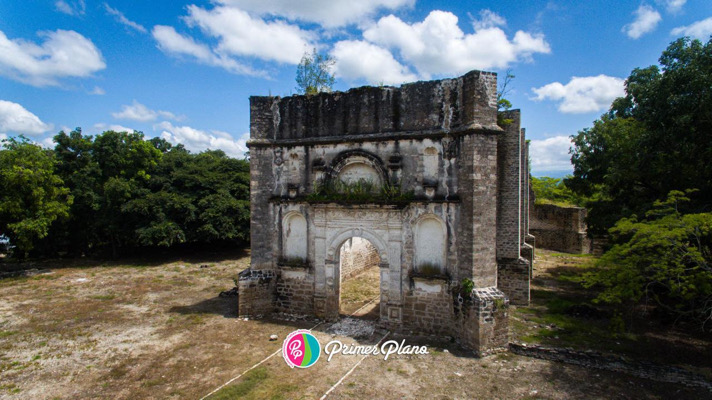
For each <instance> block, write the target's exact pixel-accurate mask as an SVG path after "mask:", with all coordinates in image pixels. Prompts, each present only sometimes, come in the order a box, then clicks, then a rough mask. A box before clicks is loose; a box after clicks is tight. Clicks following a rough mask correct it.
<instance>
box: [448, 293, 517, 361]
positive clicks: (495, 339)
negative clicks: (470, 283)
mask: <svg viewBox="0 0 712 400" xmlns="http://www.w3.org/2000/svg"><path fill="white" fill-rule="evenodd" d="M458 325H459V326H458V328H459V329H458V330H459V335H458V336H459V340H460V343H461V344H462V345H463V346H464V347H466V348H469V349H473V350H474V352H475V354H477V355H478V356H480V357H482V356H486V355H489V354H492V353H496V352H500V351H506V350H507V344H508V342H509V300H508V299H507V297H506V296H505V295H504V293H502V292H501V291H500V290H499V289H497V288H494V287H489V288H481V289H475V290H473V291H472V304H470V305H465V306H463V307H461V309H460V312H459V313H458Z"/></svg>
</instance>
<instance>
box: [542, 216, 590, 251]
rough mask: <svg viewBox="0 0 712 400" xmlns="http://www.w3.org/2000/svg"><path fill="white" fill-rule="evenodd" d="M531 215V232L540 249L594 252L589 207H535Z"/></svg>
mask: <svg viewBox="0 0 712 400" xmlns="http://www.w3.org/2000/svg"><path fill="white" fill-rule="evenodd" d="M530 213H531V221H530V231H531V233H532V234H533V235H534V236H535V237H536V243H537V246H538V247H539V248H544V249H549V250H555V251H561V252H564V253H576V254H589V253H591V239H590V238H589V237H588V234H587V232H586V215H587V212H586V209H585V208H581V207H561V206H557V205H554V204H535V205H533V206H532V207H531V211H530Z"/></svg>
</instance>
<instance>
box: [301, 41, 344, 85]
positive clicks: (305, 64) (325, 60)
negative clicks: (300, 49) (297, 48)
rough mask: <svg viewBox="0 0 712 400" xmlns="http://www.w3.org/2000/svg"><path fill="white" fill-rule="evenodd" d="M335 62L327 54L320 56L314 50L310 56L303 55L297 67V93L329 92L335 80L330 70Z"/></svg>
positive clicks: (308, 54) (307, 54)
mask: <svg viewBox="0 0 712 400" xmlns="http://www.w3.org/2000/svg"><path fill="white" fill-rule="evenodd" d="M335 62H336V61H335V60H334V59H333V58H332V57H331V56H330V55H328V54H321V53H318V52H317V51H316V49H314V50H313V51H312V52H311V54H310V53H304V56H302V60H301V61H300V62H299V65H297V77H296V81H297V88H296V89H297V91H298V92H299V93H300V94H317V93H319V92H331V87H332V86H334V82H335V81H336V79H335V78H334V74H332V73H331V68H332V67H333V66H334V63H335Z"/></svg>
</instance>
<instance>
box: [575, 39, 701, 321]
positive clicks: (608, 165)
mask: <svg viewBox="0 0 712 400" xmlns="http://www.w3.org/2000/svg"><path fill="white" fill-rule="evenodd" d="M659 62H660V65H659V66H658V65H653V66H650V67H646V68H636V69H634V70H633V71H632V72H631V74H630V76H629V77H628V79H627V80H626V82H625V93H626V95H625V96H624V97H620V98H618V99H616V100H615V101H614V102H613V105H612V106H611V109H610V111H609V112H608V113H606V114H604V115H603V116H602V117H601V118H600V119H598V120H597V121H595V122H594V124H593V127H591V128H586V129H583V130H581V131H580V132H578V134H577V135H574V136H573V137H572V139H573V145H574V146H573V148H572V157H571V161H572V163H573V165H574V175H573V177H571V178H568V179H566V180H565V184H566V187H568V188H570V189H572V190H573V191H574V192H576V193H577V194H579V195H581V196H590V198H589V199H588V200H587V206H588V208H589V230H590V231H593V232H596V233H601V232H606V231H607V232H608V233H609V234H610V239H611V244H612V248H611V249H610V250H608V251H607V252H606V253H605V254H604V255H603V257H602V258H601V259H600V260H599V261H598V262H597V263H596V267H597V268H596V269H594V270H593V271H592V272H590V273H589V274H588V275H587V276H586V279H585V281H584V283H585V284H586V285H588V286H597V287H599V288H602V290H603V291H602V293H601V295H600V296H599V298H598V300H599V301H605V302H608V303H612V304H615V305H617V306H619V307H620V308H619V311H621V312H622V310H628V311H630V310H635V309H636V308H637V309H640V306H641V305H644V307H643V308H642V309H643V310H646V309H648V308H649V307H651V306H652V307H653V308H654V309H655V310H658V311H662V312H663V313H665V314H667V315H671V316H673V317H675V318H676V319H680V318H684V319H692V320H697V321H701V322H702V326H703V327H704V328H705V329H707V330H709V329H712V323H711V322H712V251H711V248H712V236H711V234H710V232H711V229H712V213H711V212H710V211H711V210H712V163H710V159H712V39H710V40H709V41H708V42H707V43H706V44H703V43H702V42H700V41H699V40H690V39H689V38H681V39H678V40H675V41H674V42H672V43H671V44H670V45H669V46H668V48H667V49H666V50H665V51H664V52H663V53H662V55H661V57H660V59H659ZM609 228H610V229H609Z"/></svg>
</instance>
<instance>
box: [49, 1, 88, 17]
mask: <svg viewBox="0 0 712 400" xmlns="http://www.w3.org/2000/svg"><path fill="white" fill-rule="evenodd" d="M54 7H55V8H56V9H57V11H59V12H61V13H64V14H67V15H72V16H78V15H84V13H85V12H86V4H84V0H78V1H65V0H57V1H55V2H54Z"/></svg>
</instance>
